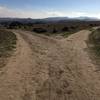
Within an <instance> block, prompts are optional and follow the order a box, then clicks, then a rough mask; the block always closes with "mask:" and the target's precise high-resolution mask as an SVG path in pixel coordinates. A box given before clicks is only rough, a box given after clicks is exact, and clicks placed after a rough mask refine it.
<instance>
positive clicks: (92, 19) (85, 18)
mask: <svg viewBox="0 0 100 100" xmlns="http://www.w3.org/2000/svg"><path fill="white" fill-rule="evenodd" d="M74 19H77V20H84V21H98V20H100V19H98V18H96V17H86V16H81V17H76V18H74Z"/></svg>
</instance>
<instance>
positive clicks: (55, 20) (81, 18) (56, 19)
mask: <svg viewBox="0 0 100 100" xmlns="http://www.w3.org/2000/svg"><path fill="white" fill-rule="evenodd" d="M74 20H79V21H100V19H98V18H94V17H85V16H81V17H74V18H69V17H49V18H44V19H31V18H0V23H2V22H13V21H18V22H21V23H23V24H24V23H48V22H61V21H74Z"/></svg>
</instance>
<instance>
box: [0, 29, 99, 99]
mask: <svg viewBox="0 0 100 100" xmlns="http://www.w3.org/2000/svg"><path fill="white" fill-rule="evenodd" d="M13 32H14V33H15V34H16V36H17V38H18V41H17V48H16V52H15V53H14V54H13V56H12V57H11V58H10V59H9V61H8V63H7V65H6V66H5V67H4V68H3V70H2V72H1V73H0V100H100V73H99V72H96V65H94V64H92V61H91V60H90V58H89V56H88V53H87V51H86V49H87V44H86V40H87V39H88V35H89V34H90V31H87V30H83V31H80V32H78V33H76V34H73V35H71V36H69V37H68V38H63V39H57V38H53V37H48V36H45V35H37V34H35V33H31V32H27V31H19V30H13Z"/></svg>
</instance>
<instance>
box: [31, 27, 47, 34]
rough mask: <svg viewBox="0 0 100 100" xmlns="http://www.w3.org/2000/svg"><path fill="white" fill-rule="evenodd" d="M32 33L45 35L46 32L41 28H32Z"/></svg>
mask: <svg viewBox="0 0 100 100" xmlns="http://www.w3.org/2000/svg"><path fill="white" fill-rule="evenodd" d="M33 31H34V32H36V33H46V32H47V30H46V29H43V28H34V29H33Z"/></svg>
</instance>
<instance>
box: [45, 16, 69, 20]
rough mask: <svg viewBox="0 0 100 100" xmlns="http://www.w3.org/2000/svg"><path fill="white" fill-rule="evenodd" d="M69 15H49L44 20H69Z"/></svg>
mask: <svg viewBox="0 0 100 100" xmlns="http://www.w3.org/2000/svg"><path fill="white" fill-rule="evenodd" d="M69 19H70V18H69V17H49V18H45V19H44V20H46V21H59V20H69Z"/></svg>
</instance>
